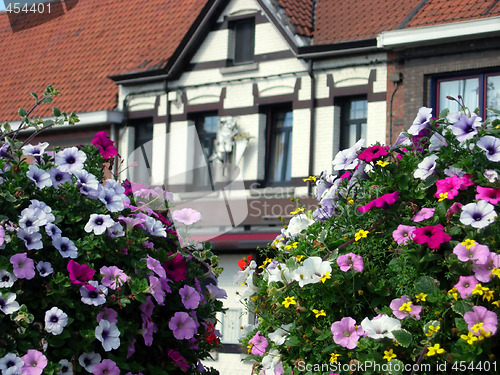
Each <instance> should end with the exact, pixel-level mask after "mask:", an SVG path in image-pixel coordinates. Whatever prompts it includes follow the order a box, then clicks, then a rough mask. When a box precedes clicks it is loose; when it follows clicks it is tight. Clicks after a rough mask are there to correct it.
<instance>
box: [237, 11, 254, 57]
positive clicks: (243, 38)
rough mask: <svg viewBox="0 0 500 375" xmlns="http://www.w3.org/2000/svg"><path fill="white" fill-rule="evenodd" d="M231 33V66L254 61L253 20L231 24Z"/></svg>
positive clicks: (246, 19)
mask: <svg viewBox="0 0 500 375" xmlns="http://www.w3.org/2000/svg"><path fill="white" fill-rule="evenodd" d="M231 29H232V31H233V56H232V63H233V65H240V64H248V63H252V62H253V61H254V45H255V18H244V19H241V20H237V21H236V20H235V21H233V22H231Z"/></svg>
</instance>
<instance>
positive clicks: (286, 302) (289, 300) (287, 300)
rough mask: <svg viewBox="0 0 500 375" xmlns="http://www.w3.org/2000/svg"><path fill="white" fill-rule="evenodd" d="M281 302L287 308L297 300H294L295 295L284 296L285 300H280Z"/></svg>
mask: <svg viewBox="0 0 500 375" xmlns="http://www.w3.org/2000/svg"><path fill="white" fill-rule="evenodd" d="M281 304H282V305H283V306H285V308H287V309H288V308H289V307H290V305H296V304H297V302H296V301H295V297H294V296H292V297H286V298H285V300H284V301H283V302H281Z"/></svg>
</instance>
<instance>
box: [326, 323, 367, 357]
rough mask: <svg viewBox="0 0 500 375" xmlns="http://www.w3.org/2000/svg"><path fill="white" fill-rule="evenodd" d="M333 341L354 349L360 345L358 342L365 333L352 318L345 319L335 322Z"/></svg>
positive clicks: (333, 325)
mask: <svg viewBox="0 0 500 375" xmlns="http://www.w3.org/2000/svg"><path fill="white" fill-rule="evenodd" d="M331 331H332V335H333V341H335V343H336V344H338V345H340V346H342V347H344V348H347V349H354V348H355V347H356V346H357V345H358V340H359V339H360V337H361V336H363V334H364V333H365V332H364V331H363V328H361V326H358V325H357V324H356V321H355V320H354V319H353V318H351V317H344V318H342V319H341V320H339V321H336V322H333V323H332V327H331Z"/></svg>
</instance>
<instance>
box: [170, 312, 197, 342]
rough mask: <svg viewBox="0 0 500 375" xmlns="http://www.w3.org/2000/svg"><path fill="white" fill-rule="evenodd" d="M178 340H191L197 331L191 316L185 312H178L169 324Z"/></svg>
mask: <svg viewBox="0 0 500 375" xmlns="http://www.w3.org/2000/svg"><path fill="white" fill-rule="evenodd" d="M168 328H170V329H171V330H172V332H173V334H174V337H175V338H176V339H177V340H183V339H186V340H189V339H190V338H192V337H193V336H194V334H195V333H196V331H197V328H196V323H195V321H194V319H193V318H191V316H190V315H189V314H188V313H186V312H184V311H177V312H176V313H175V314H174V316H173V317H172V318H171V319H170V321H169V323H168Z"/></svg>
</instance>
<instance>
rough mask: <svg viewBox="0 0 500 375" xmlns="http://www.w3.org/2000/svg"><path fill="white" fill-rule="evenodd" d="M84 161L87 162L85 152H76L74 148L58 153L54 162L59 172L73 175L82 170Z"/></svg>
mask: <svg viewBox="0 0 500 375" xmlns="http://www.w3.org/2000/svg"><path fill="white" fill-rule="evenodd" d="M85 160H87V155H86V154H85V152H83V151H81V150H78V148H76V147H69V148H65V149H64V150H62V151H59V152H58V153H57V154H56V156H55V159H54V162H55V164H56V165H57V166H58V167H59V170H60V171H62V172H69V173H73V172H77V171H80V170H82V169H83V163H85Z"/></svg>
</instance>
